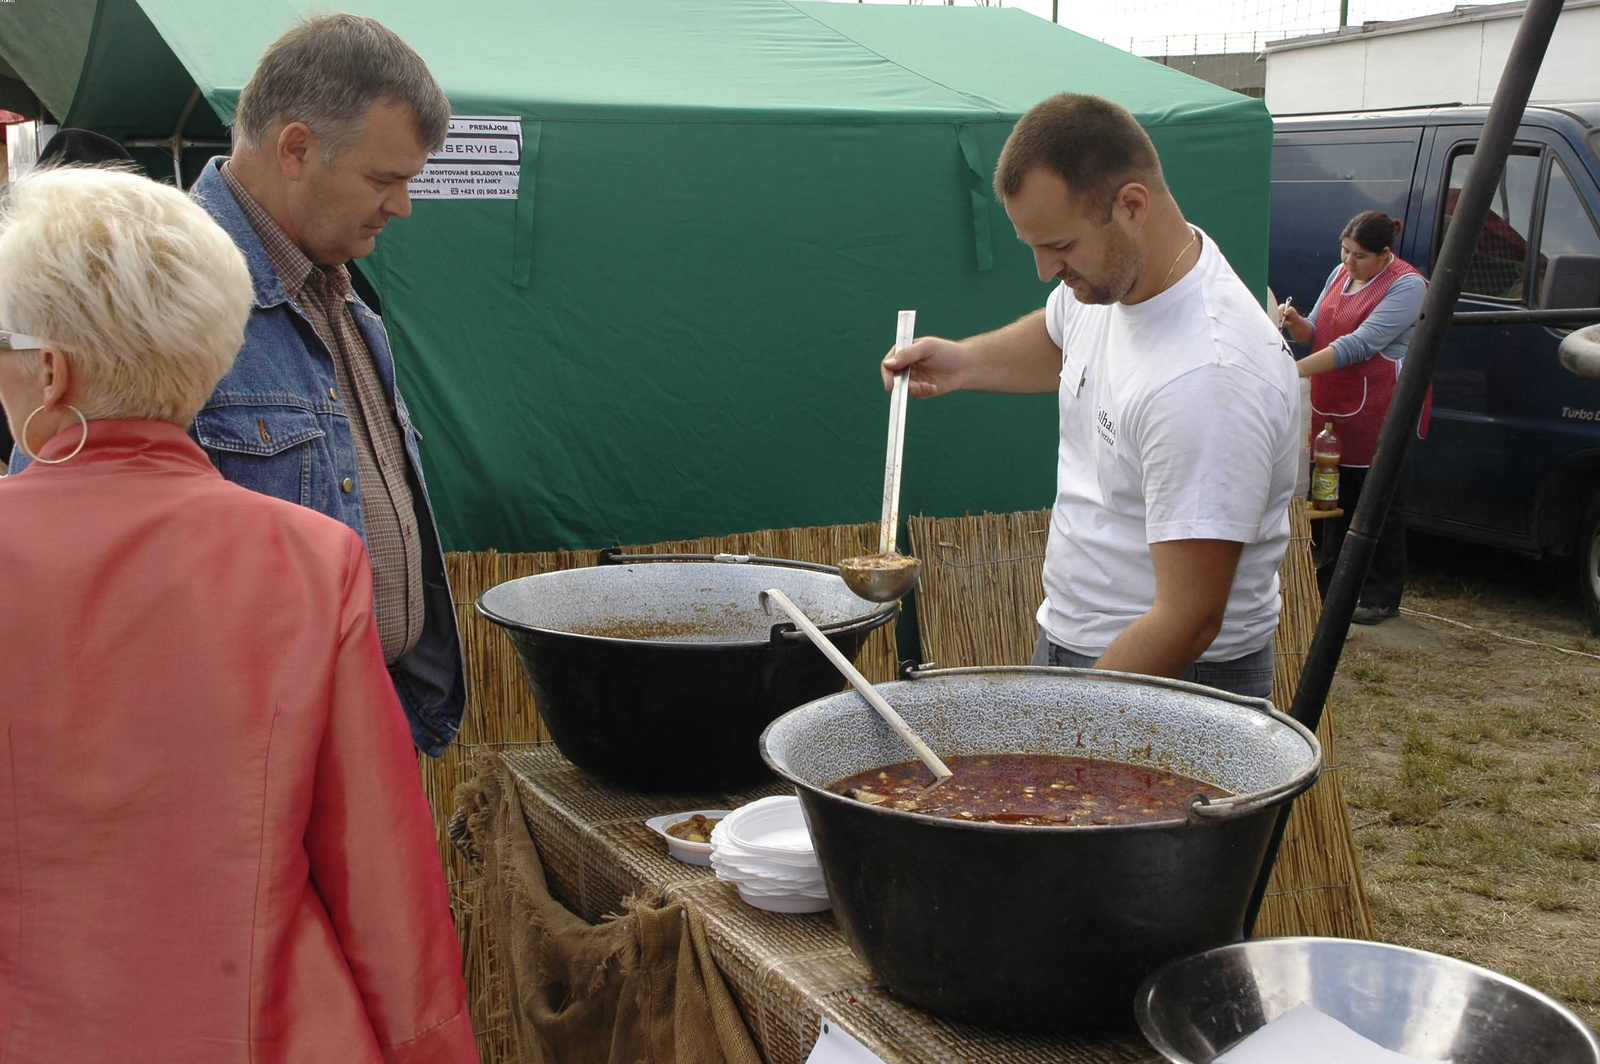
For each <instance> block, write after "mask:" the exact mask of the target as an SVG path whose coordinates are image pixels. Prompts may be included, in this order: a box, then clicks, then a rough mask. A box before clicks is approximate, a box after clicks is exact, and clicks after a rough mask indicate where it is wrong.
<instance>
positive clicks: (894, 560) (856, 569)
mask: <svg viewBox="0 0 1600 1064" xmlns="http://www.w3.org/2000/svg"><path fill="white" fill-rule="evenodd" d="M921 573H922V562H921V561H920V560H918V559H916V558H911V557H907V556H906V555H904V554H898V553H895V552H894V551H892V550H891V551H890V552H889V553H888V554H864V555H862V556H861V557H859V558H845V559H844V560H843V561H841V562H840V563H839V575H840V576H842V577H844V584H845V586H846V587H848V588H849V589H850V590H851V591H853V592H855V594H856V595H858V596H860V597H861V598H864V599H866V600H867V601H868V602H894V601H895V600H897V599H902V598H905V597H906V595H908V594H910V593H911V589H912V588H913V587H916V586H917V577H918V576H919V575H920V574H921Z"/></svg>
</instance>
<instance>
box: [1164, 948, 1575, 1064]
mask: <svg viewBox="0 0 1600 1064" xmlns="http://www.w3.org/2000/svg"><path fill="white" fill-rule="evenodd" d="M1301 1004H1309V1005H1311V1006H1312V1007H1313V1008H1315V1009H1317V1010H1318V1011H1320V1012H1322V1013H1325V1014H1326V1015H1328V1016H1331V1017H1333V1018H1334V1019H1336V1020H1338V1021H1339V1022H1340V1023H1342V1024H1344V1025H1345V1026H1346V1027H1349V1028H1350V1029H1351V1030H1353V1031H1355V1032H1356V1033H1357V1034H1359V1035H1361V1036H1363V1037H1365V1038H1368V1039H1371V1040H1372V1041H1374V1042H1376V1043H1378V1044H1379V1045H1381V1046H1383V1047H1384V1048H1386V1049H1390V1050H1393V1051H1394V1052H1396V1053H1404V1054H1407V1055H1409V1056H1414V1057H1420V1058H1422V1059H1424V1060H1450V1061H1452V1062H1453V1064H1600V1039H1597V1038H1596V1037H1595V1032H1594V1031H1593V1030H1591V1029H1590V1028H1589V1027H1588V1025H1587V1024H1585V1023H1584V1022H1583V1021H1582V1020H1580V1019H1578V1017H1577V1016H1574V1015H1573V1014H1572V1012H1571V1011H1570V1010H1569V1009H1567V1008H1566V1007H1565V1006H1563V1005H1561V1004H1559V1003H1557V1002H1556V1001H1554V1000H1552V999H1550V998H1548V997H1546V996H1545V995H1543V994H1541V993H1539V992H1538V991H1537V990H1534V989H1532V988H1531V987H1527V986H1524V985H1523V984H1521V983H1519V982H1517V981H1516V980H1515V979H1510V978H1508V977H1506V976H1504V975H1500V974H1499V973H1497V972H1491V971H1489V970H1488V969H1487V968H1479V967H1478V966H1477V965H1475V964H1468V963H1467V962H1466V961H1460V960H1456V959H1455V958H1453V957H1442V956H1440V955H1438V954H1437V953H1427V952H1425V951H1423V950H1417V949H1408V948H1406V947H1404V946H1391V945H1388V944H1386V943H1382V942H1357V941H1352V940H1350V939H1342V938H1265V939H1257V940H1255V941H1253V942H1240V943H1237V944H1235V945H1231V946H1221V947H1219V948H1217V949H1212V950H1207V951H1206V952H1204V953H1197V954H1195V955H1194V956H1191V957H1185V958H1183V959H1182V960H1178V961H1173V962H1172V963H1171V964H1168V965H1167V966H1166V967H1164V968H1161V969H1160V970H1158V971H1157V972H1155V974H1153V975H1151V976H1150V977H1149V978H1148V979H1146V980H1145V981H1144V985H1143V986H1141V987H1140V988H1139V992H1138V994H1137V995H1136V997H1135V998H1134V1013H1135V1014H1136V1016H1137V1017H1138V1020H1139V1028H1140V1030H1142V1031H1143V1032H1144V1036H1145V1038H1146V1039H1147V1040H1149V1042H1150V1044H1151V1045H1152V1046H1154V1047H1155V1048H1156V1049H1157V1050H1158V1051H1160V1053H1161V1054H1162V1055H1163V1056H1165V1057H1166V1058H1167V1059H1168V1060H1170V1061H1175V1062H1177V1064H1210V1062H1211V1061H1213V1060H1215V1059H1216V1058H1217V1057H1218V1056H1219V1055H1220V1054H1222V1053H1223V1052H1225V1051H1227V1050H1228V1049H1229V1048H1230V1047H1232V1046H1233V1045H1234V1044H1235V1043H1237V1042H1238V1041H1239V1040H1240V1039H1242V1038H1244V1037H1245V1036H1247V1035H1249V1034H1252V1033H1254V1032H1255V1031H1256V1030H1257V1029H1259V1028H1261V1027H1264V1026H1265V1025H1266V1024H1268V1023H1270V1022H1271V1021H1273V1020H1275V1019H1277V1018H1278V1017H1279V1016H1281V1015H1283V1014H1284V1013H1286V1012H1288V1011H1289V1010H1290V1009H1292V1008H1294V1007H1296V1006H1297V1005H1301Z"/></svg>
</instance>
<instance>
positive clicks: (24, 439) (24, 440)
mask: <svg viewBox="0 0 1600 1064" xmlns="http://www.w3.org/2000/svg"><path fill="white" fill-rule="evenodd" d="M67 409H68V410H70V411H72V412H73V413H74V414H77V415H78V424H79V425H82V426H83V437H82V438H81V439H80V440H78V446H76V447H74V448H73V449H72V453H71V454H69V455H67V456H66V457H65V458H40V457H39V456H38V455H36V454H34V453H33V448H31V447H29V446H28V429H29V428H30V427H31V426H32V425H33V419H34V418H36V417H38V416H39V414H40V412H41V411H43V410H44V407H43V406H36V407H34V408H33V413H31V414H29V415H28V420H26V421H24V422H23V423H22V431H21V432H20V433H19V434H18V435H17V446H18V447H20V448H21V449H22V453H23V454H25V455H27V456H28V457H29V458H31V459H33V460H34V461H35V462H43V463H44V464H45V465H60V464H61V463H63V462H70V461H72V460H73V459H74V458H76V457H78V452H79V451H81V450H83V445H84V444H86V443H88V442H89V419H88V418H86V417H84V416H83V411H82V410H79V409H78V408H77V407H75V406H73V405H72V404H71V403H68V404H67Z"/></svg>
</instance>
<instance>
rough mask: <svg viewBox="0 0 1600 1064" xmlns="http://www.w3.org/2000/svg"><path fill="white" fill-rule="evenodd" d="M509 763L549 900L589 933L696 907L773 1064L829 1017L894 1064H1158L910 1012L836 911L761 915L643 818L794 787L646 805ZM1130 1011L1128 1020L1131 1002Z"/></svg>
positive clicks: (551, 752)
mask: <svg viewBox="0 0 1600 1064" xmlns="http://www.w3.org/2000/svg"><path fill="white" fill-rule="evenodd" d="M499 756H500V757H501V758H502V760H503V761H504V762H505V764H506V766H507V767H508V768H509V769H510V770H511V772H512V774H513V776H514V777H515V778H516V781H517V792H518V796H519V798H520V800H521V803H522V810H523V814H524V816H525V817H526V818H527V822H528V826H529V829H530V831H531V832H532V834H533V839H534V842H535V843H536V844H537V845H538V848H539V858H540V860H541V861H542V862H543V863H544V869H545V875H546V877H547V879H548V881H549V885H550V890H551V893H552V894H554V896H555V897H556V898H557V899H559V900H560V901H561V902H563V903H564V904H565V905H566V906H567V907H568V908H570V909H572V910H573V911H574V912H576V913H578V914H579V915H580V916H582V917H583V918H584V919H585V920H588V921H589V922H590V923H597V922H599V921H600V919H601V918H602V917H604V916H605V915H606V914H607V913H615V912H621V911H622V900H623V898H625V897H627V896H628V895H630V894H636V893H649V892H660V893H662V894H664V895H666V897H668V898H669V899H672V900H681V901H683V902H685V903H686V904H688V905H692V906H694V907H695V909H696V910H697V911H698V912H699V913H700V915H701V916H702V918H703V919H704V920H705V926H706V934H707V938H708V939H709V943H710V946H711V952H712V956H713V957H714V959H715V960H716V963H717V967H718V968H720V969H721V971H722V976H723V979H724V980H726V982H727V984H728V989H729V990H730V991H731V992H732V993H733V995H734V997H735V999H736V1000H737V1001H738V1003H739V1007H740V1009H741V1010H742V1011H743V1013H744V1018H745V1022H746V1024H747V1025H748V1026H749V1028H750V1032H751V1034H752V1035H753V1036H754V1038H755V1040H756V1045H757V1047H758V1048H759V1049H760V1050H761V1053H762V1055H763V1056H764V1057H765V1058H766V1060H767V1064H804V1062H805V1059H806V1057H807V1056H808V1055H809V1054H810V1052H811V1048H812V1046H813V1045H814V1044H815V1043H816V1040H817V1035H818V1032H819V1030H820V1025H821V1020H822V1017H823V1016H824V1015H826V1016H827V1017H828V1018H829V1020H830V1021H831V1022H834V1023H837V1024H838V1025H839V1026H840V1027H841V1028H843V1029H844V1030H845V1031H847V1032H849V1033H850V1034H851V1035H853V1036H854V1037H855V1038H856V1039H857V1040H858V1041H860V1042H861V1043H862V1044H863V1045H864V1046H866V1048H867V1049H869V1050H871V1051H872V1052H873V1053H876V1054H877V1055H878V1056H879V1057H881V1058H882V1059H883V1060H884V1061H885V1062H887V1064H952V1062H971V1064H1160V1061H1161V1057H1160V1056H1159V1055H1157V1054H1156V1053H1154V1052H1153V1051H1152V1050H1151V1049H1150V1047H1149V1046H1148V1045H1147V1044H1146V1043H1145V1042H1144V1040H1143V1039H1141V1038H1140V1037H1139V1036H1138V1034H1137V1033H1124V1034H1112V1035H1097V1036H1085V1037H1072V1038H1068V1037H1044V1036H1038V1035H1021V1034H1008V1033H1005V1032H1001V1031H993V1030H987V1029H984V1028H978V1027H973V1026H970V1025H967V1024H961V1023H954V1022H951V1021H947V1020H942V1019H939V1018H938V1017H936V1016H932V1015H930V1014H928V1013H926V1012H923V1011H921V1010H920V1009H915V1008H912V1007H911V1006H909V1005H905V1004H903V1003H901V1002H899V1001H897V1000H895V998H894V997H893V996H891V995H890V994H889V993H888V991H886V990H885V989H884V987H883V985H882V984H881V983H879V982H877V981H876V980H875V979H873V977H872V973H871V972H870V971H868V969H867V967H866V966H865V965H864V964H862V963H861V962H860V961H859V960H857V959H856V957H855V955H854V954H853V953H851V952H850V947H849V946H847V945H846V944H845V940H844V935H843V934H842V933H841V932H840V930H839V927H838V925H837V924H836V923H835V922H834V919H833V915H832V914H831V913H827V912H824V913H817V914H813V915H790V914H784V913H770V912H765V911H762V910H760V909H755V908H752V907H751V906H749V905H746V904H745V903H744V902H743V901H741V900H740V899H739V895H738V892H737V891H736V890H735V889H734V888H733V887H732V886H731V885H730V884H727V883H722V882H719V881H718V880H717V878H716V876H715V875H714V874H713V873H712V871H711V869H709V868H696V867H694V866H692V865H686V864H684V863H682V862H681V861H678V860H675V859H674V858H672V857H670V856H669V855H668V854H667V847H666V843H665V842H663V841H662V839H661V837H660V836H659V835H657V834H656V833H655V832H653V831H651V830H650V829H649V828H647V827H645V823H644V822H645V820H646V819H648V818H649V817H652V816H658V815H660V814H662V813H674V812H679V811H684V810H690V809H736V808H738V807H739V806H741V805H744V804H745V803H747V802H751V801H754V800H755V799H757V798H762V797H765V796H767V795H770V794H792V793H793V788H792V787H790V786H789V785H788V784H785V783H782V782H779V781H777V780H774V781H772V782H771V783H768V784H763V785H760V786H756V787H752V788H749V789H746V790H740V791H723V792H718V793H712V794H703V795H696V796H683V795H676V796H661V795H642V794H634V793H632V792H629V791H625V790H621V789H620V788H617V787H613V786H611V785H610V784H607V783H605V782H604V781H602V780H600V779H598V778H596V777H594V776H591V775H589V774H588V773H586V772H584V771H583V770H581V769H579V768H577V767H575V766H574V765H573V764H572V763H571V762H569V761H567V760H566V759H565V758H563V757H562V756H561V754H560V752H559V751H557V750H556V749H555V747H553V746H547V747H541V748H539V749H536V750H529V751H523V752H518V753H507V754H501V755H499ZM1018 919H1019V921H1020V920H1022V919H1025V918H1024V917H1022V916H1020V915H1019V916H1018ZM1063 960H1064V962H1065V963H1071V961H1070V958H1063ZM1128 1009H1129V1012H1130V1014H1131V1012H1132V1010H1133V1003H1132V1002H1131V1001H1130V1002H1129V1003H1128ZM1130 1022H1131V1015H1130Z"/></svg>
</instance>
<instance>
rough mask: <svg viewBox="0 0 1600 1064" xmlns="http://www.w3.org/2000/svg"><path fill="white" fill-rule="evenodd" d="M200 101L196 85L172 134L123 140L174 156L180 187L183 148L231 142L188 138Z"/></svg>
mask: <svg viewBox="0 0 1600 1064" xmlns="http://www.w3.org/2000/svg"><path fill="white" fill-rule="evenodd" d="M199 103H200V86H198V85H196V86H195V87H194V91H193V92H191V93H189V99H188V101H187V102H186V103H185V104H184V105H183V110H182V111H180V112H178V121H177V123H176V124H175V125H174V126H173V129H172V136H170V137H163V138H143V139H135V140H126V141H123V145H124V146H125V147H128V148H160V149H161V150H162V151H165V152H167V153H168V154H170V155H171V156H172V178H173V180H174V181H176V182H177V184H178V188H179V189H182V188H183V149H185V148H227V147H231V144H230V142H228V141H225V140H186V139H184V136H183V131H184V130H185V129H187V128H188V126H189V118H190V117H191V116H192V115H193V114H194V109H195V107H197V106H198V105H199Z"/></svg>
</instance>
